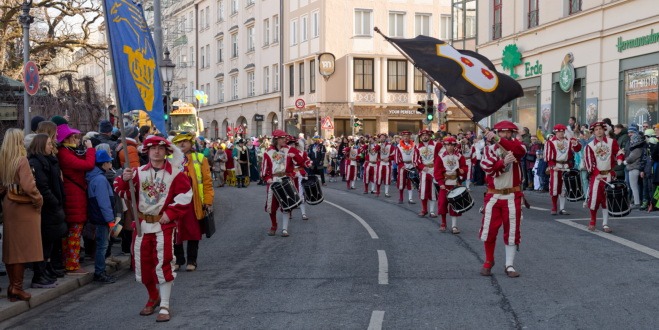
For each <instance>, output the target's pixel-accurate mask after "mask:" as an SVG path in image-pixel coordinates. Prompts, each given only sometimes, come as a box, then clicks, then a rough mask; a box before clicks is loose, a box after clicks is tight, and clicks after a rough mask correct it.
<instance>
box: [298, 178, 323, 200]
mask: <svg viewBox="0 0 659 330" xmlns="http://www.w3.org/2000/svg"><path fill="white" fill-rule="evenodd" d="M302 190H303V191H304V200H305V201H306V202H307V204H309V205H316V204H320V203H322V202H323V201H324V200H325V198H324V197H323V190H322V189H321V188H320V178H319V177H318V176H316V175H308V176H307V178H306V179H302Z"/></svg>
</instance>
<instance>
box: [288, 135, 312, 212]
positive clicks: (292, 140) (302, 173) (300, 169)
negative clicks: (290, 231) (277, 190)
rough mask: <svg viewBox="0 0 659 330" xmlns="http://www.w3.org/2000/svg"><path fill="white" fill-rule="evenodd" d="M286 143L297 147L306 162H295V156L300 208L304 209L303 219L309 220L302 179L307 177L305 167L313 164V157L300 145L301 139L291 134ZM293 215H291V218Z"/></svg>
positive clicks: (290, 146) (291, 146)
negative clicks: (310, 157)
mask: <svg viewBox="0 0 659 330" xmlns="http://www.w3.org/2000/svg"><path fill="white" fill-rule="evenodd" d="M286 144H287V145H288V148H291V149H293V148H294V149H297V150H299V151H300V153H302V159H304V162H303V163H302V164H298V163H296V162H295V158H293V165H295V168H294V171H295V180H296V184H297V192H298V195H299V196H300V200H301V201H302V203H301V204H300V210H301V211H302V220H309V217H308V216H307V207H306V205H305V204H304V189H303V188H302V180H304V179H306V178H307V171H306V170H305V168H310V167H311V165H312V162H311V159H309V155H307V152H306V151H305V150H304V148H302V147H301V146H300V143H299V140H298V139H297V138H296V137H294V136H292V135H289V136H288V137H287V138H286ZM292 212H293V211H290V213H289V215H290V214H292ZM290 218H291V217H290V216H289V219H290Z"/></svg>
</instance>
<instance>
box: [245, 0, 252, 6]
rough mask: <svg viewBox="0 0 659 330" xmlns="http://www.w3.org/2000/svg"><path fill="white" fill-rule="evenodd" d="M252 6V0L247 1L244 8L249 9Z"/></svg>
mask: <svg viewBox="0 0 659 330" xmlns="http://www.w3.org/2000/svg"><path fill="white" fill-rule="evenodd" d="M253 4H254V0H247V4H246V5H245V7H249V6H251V5H253Z"/></svg>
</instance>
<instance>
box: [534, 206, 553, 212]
mask: <svg viewBox="0 0 659 330" xmlns="http://www.w3.org/2000/svg"><path fill="white" fill-rule="evenodd" d="M531 209H532V210H538V211H549V209H543V208H542V207H537V206H531Z"/></svg>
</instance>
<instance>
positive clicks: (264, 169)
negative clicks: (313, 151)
mask: <svg viewBox="0 0 659 330" xmlns="http://www.w3.org/2000/svg"><path fill="white" fill-rule="evenodd" d="M287 136H288V134H286V132H284V131H282V130H280V129H277V130H274V131H273V132H272V140H273V141H272V145H271V146H270V147H269V148H268V149H267V150H266V151H265V153H264V154H263V162H262V163H261V177H262V178H263V180H264V181H265V182H266V183H267V185H266V192H267V194H266V196H267V197H266V201H265V211H266V212H267V213H268V214H269V215H270V222H271V227H270V230H269V231H268V236H275V233H276V232H277V215H276V214H277V210H279V211H280V214H281V221H282V232H281V236H282V237H288V236H289V233H288V220H289V219H288V214H284V212H283V210H282V209H281V207H280V205H279V201H278V200H277V199H276V198H275V196H274V193H273V191H272V189H270V186H271V185H272V183H273V182H281V180H282V178H284V177H289V178H291V179H293V178H294V177H295V164H303V163H304V159H303V158H302V153H300V151H299V150H297V149H296V148H290V150H289V148H288V147H287V146H286V138H287Z"/></svg>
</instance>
